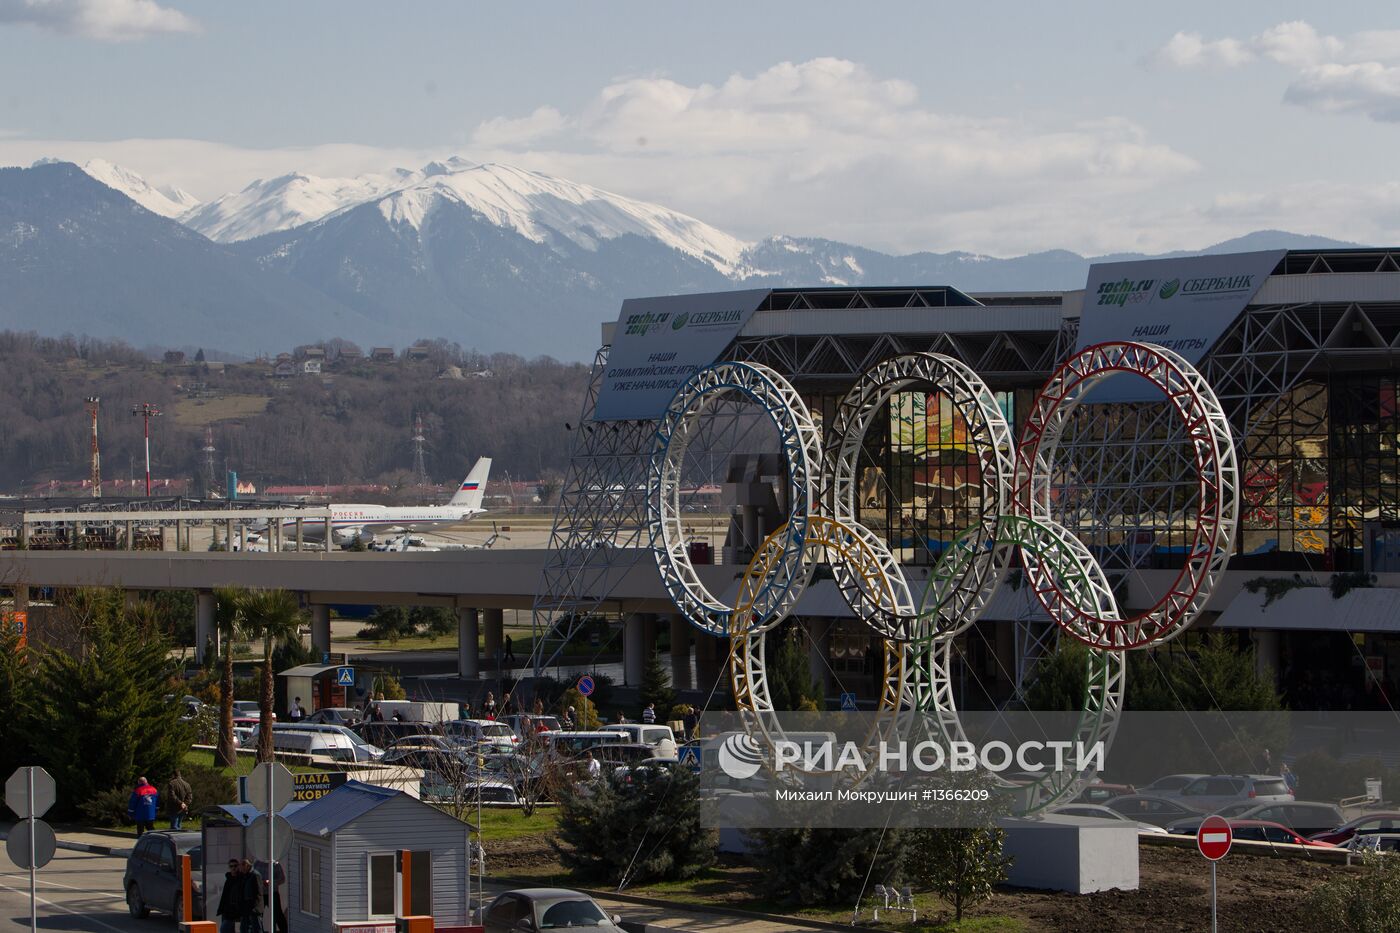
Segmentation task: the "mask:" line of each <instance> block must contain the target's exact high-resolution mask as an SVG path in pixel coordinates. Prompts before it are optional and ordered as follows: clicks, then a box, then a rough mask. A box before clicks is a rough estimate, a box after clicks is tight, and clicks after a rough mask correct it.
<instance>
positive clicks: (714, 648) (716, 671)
mask: <svg viewBox="0 0 1400 933" xmlns="http://www.w3.org/2000/svg"><path fill="white" fill-rule="evenodd" d="M728 653H729V641H728V639H724V638H719V637H718V636H715V635H711V634H709V633H708V632H696V633H695V679H696V687H697V688H699V689H700V690H702V691H704V692H705V693H707V694H708V693H709V692H710V691H711V690H712V689H713V688H714V686H715V682H716V681H718V680H719V678H720V673H721V672H720V666H721V664H722V663H723V661H724V659H725V658H727V657H728V656H729V655H728ZM721 687H723V685H722V684H721Z"/></svg>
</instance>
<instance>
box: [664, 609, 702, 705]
mask: <svg viewBox="0 0 1400 933" xmlns="http://www.w3.org/2000/svg"><path fill="white" fill-rule="evenodd" d="M667 618H668V619H670V622H671V686H673V687H675V688H676V689H677V690H690V689H692V688H693V687H694V686H695V681H694V680H693V679H691V676H690V623H689V622H687V621H686V620H685V617H684V616H682V615H681V614H680V613H677V612H672V613H669V614H668V616H667Z"/></svg>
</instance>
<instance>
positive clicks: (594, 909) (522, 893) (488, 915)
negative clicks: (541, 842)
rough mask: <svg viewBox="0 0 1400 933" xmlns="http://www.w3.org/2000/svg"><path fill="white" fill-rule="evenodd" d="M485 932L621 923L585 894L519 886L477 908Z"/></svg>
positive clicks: (509, 931) (507, 932)
mask: <svg viewBox="0 0 1400 933" xmlns="http://www.w3.org/2000/svg"><path fill="white" fill-rule="evenodd" d="M481 923H482V925H483V926H484V927H485V931H486V933H520V931H521V930H559V929H564V928H577V927H585V928H586V927H602V928H604V929H607V928H612V927H618V928H620V927H621V925H622V918H621V917H619V916H617V915H616V914H614V915H613V916H611V917H609V916H608V915H607V914H605V913H603V908H601V907H599V906H598V904H597V902H595V901H594V900H593V898H591V897H589V896H588V895H587V894H580V893H579V892H578V891H569V890H566V889H564V888H522V889H520V890H518V891H507V892H506V893H504V894H502V895H500V896H499V897H497V898H496V899H495V900H494V901H492V902H491V903H490V904H488V905H487V907H486V909H485V910H483V911H482V912H481Z"/></svg>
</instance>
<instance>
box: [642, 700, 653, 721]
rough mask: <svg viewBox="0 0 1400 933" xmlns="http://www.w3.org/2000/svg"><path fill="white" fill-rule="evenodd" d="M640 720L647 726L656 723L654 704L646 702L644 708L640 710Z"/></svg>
mask: <svg viewBox="0 0 1400 933" xmlns="http://www.w3.org/2000/svg"><path fill="white" fill-rule="evenodd" d="M642 722H643V723H644V724H646V725H648V726H654V725H656V704H655V703H648V704H647V706H646V709H644V710H642Z"/></svg>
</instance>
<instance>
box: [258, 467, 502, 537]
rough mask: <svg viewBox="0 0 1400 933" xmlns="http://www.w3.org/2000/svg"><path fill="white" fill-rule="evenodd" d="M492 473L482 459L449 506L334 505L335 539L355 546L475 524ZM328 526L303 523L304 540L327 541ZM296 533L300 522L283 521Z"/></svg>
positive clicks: (289, 531) (286, 531)
mask: <svg viewBox="0 0 1400 933" xmlns="http://www.w3.org/2000/svg"><path fill="white" fill-rule="evenodd" d="M490 472H491V458H490V457H482V458H481V459H479V460H477V461H476V463H475V464H473V465H472V469H471V472H470V473H468V474H467V478H466V479H464V480H462V485H461V486H459V487H458V489H457V492H456V493H455V494H454V495H453V496H452V499H451V500H450V501H449V502H448V503H447V505H424V506H391V505H372V504H367V503H366V504H359V503H347V504H345V505H341V504H338V503H331V505H330V510H331V540H333V541H334V542H335V543H336V544H339V545H341V546H347V545H350V544H353V543H354V541H355V539H356V538H359V539H360V541H361V543H363V544H369V543H370V542H371V541H373V540H374V536H375V535H376V534H397V535H402V534H407V533H409V532H413V531H420V532H421V531H431V530H433V529H436V528H445V527H450V526H452V525H460V524H464V523H465V522H469V521H471V520H472V519H473V518H475V517H476V516H478V515H480V514H482V513H483V512H485V511H486V510H485V509H483V508H482V507H481V499H482V496H484V495H485V493H486V477H487V476H488V475H489V474H490ZM324 529H325V524H324V523H323V522H320V521H306V522H303V523H302V538H303V539H304V540H307V541H317V540H319V541H324V540H325V531H324ZM295 530H296V519H294V518H288V519H283V520H282V533H283V536H284V537H286V536H288V535H290V534H292V533H294V532H295Z"/></svg>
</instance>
